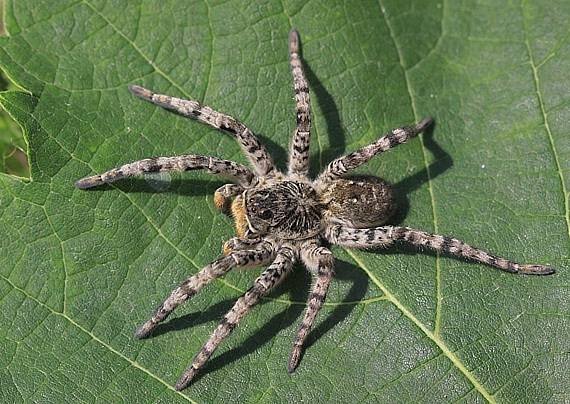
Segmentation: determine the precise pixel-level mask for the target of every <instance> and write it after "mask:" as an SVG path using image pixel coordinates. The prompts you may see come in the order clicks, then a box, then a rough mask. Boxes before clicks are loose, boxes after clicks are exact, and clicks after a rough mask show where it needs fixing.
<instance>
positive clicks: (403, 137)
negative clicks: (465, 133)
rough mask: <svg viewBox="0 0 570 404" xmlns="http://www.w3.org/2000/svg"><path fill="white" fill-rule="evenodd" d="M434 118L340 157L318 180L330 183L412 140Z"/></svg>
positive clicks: (396, 131)
mask: <svg viewBox="0 0 570 404" xmlns="http://www.w3.org/2000/svg"><path fill="white" fill-rule="evenodd" d="M433 122H434V120H433V118H429V117H428V118H424V119H423V120H422V121H421V122H420V123H418V124H417V125H415V126H404V127H401V128H396V129H394V130H392V131H391V132H390V133H388V134H386V135H384V136H382V137H381V138H380V139H378V140H377V141H375V142H374V143H371V144H369V145H368V146H364V147H362V148H360V149H358V150H356V151H354V152H352V153H350V154H347V155H346V156H342V157H339V158H337V159H335V160H333V161H331V162H330V163H329V164H328V165H327V167H326V168H325V169H324V170H323V172H322V173H321V174H320V175H319V177H318V178H317V180H318V181H323V182H330V181H332V180H335V179H337V178H339V177H342V176H343V175H344V174H346V173H348V172H349V171H352V170H354V169H355V168H358V167H360V166H361V165H363V164H365V163H367V162H368V161H370V159H372V157H375V156H377V155H379V154H380V153H383V152H385V151H387V150H390V149H392V148H394V147H396V146H398V145H400V144H402V143H404V142H405V141H407V140H408V139H410V138H413V137H416V136H417V135H418V134H420V133H421V132H423V131H425V130H426V129H427V128H428V127H429V126H431V125H432V124H433Z"/></svg>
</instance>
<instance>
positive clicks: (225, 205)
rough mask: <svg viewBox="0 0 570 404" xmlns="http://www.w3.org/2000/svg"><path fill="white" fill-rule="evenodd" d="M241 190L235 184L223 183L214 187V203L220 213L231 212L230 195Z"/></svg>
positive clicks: (237, 193)
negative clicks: (216, 187)
mask: <svg viewBox="0 0 570 404" xmlns="http://www.w3.org/2000/svg"><path fill="white" fill-rule="evenodd" d="M242 192H243V188H242V187H240V186H239V185H236V184H225V185H222V186H221V187H219V188H218V189H216V191H215V192H214V205H216V208H218V210H219V211H220V212H222V213H225V214H226V215H228V214H230V212H231V205H232V201H231V199H230V198H231V197H232V196H236V195H239V194H241V193H242Z"/></svg>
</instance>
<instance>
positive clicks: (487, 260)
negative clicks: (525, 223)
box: [326, 225, 554, 275]
mask: <svg viewBox="0 0 570 404" xmlns="http://www.w3.org/2000/svg"><path fill="white" fill-rule="evenodd" d="M326 238H327V240H329V241H330V242H331V243H334V244H337V245H340V246H343V247H348V248H374V247H378V246H382V245H387V244H390V243H392V242H394V241H400V242H406V243H409V244H412V245H415V246H418V247H426V248H430V249H432V250H435V251H439V252H441V253H444V254H449V255H452V256H455V257H460V258H465V259H466V260H469V261H474V262H478V263H481V264H485V265H488V266H491V267H494V268H497V269H500V270H502V271H506V272H511V273H517V274H525V275H550V274H552V273H554V269H552V268H551V267H550V266H548V265H521V264H517V263H516V262H513V261H510V260H508V259H505V258H501V257H497V256H496V255H493V254H489V253H488V252H485V251H483V250H481V249H479V248H476V247H473V246H471V245H469V244H466V243H464V242H463V241H461V240H458V239H456V238H453V237H447V236H440V235H438V234H433V233H428V232H425V231H421V230H417V229H412V228H410V227H400V226H382V227H375V228H372V229H351V228H345V227H342V226H340V225H335V226H330V227H329V228H328V229H327V230H326Z"/></svg>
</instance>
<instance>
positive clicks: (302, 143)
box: [288, 28, 311, 176]
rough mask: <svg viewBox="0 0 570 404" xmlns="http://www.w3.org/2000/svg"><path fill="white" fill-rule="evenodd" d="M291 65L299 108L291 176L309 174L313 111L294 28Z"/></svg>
mask: <svg viewBox="0 0 570 404" xmlns="http://www.w3.org/2000/svg"><path fill="white" fill-rule="evenodd" d="M289 54H290V58H289V63H290V65H291V73H292V74H293V89H294V90H295V104H296V106H297V108H296V109H297V129H296V130H295V134H294V135H293V140H292V141H291V148H290V149H291V150H290V151H289V167H288V168H289V174H294V173H298V174H302V175H304V176H307V174H308V172H309V145H310V143H311V110H310V105H309V83H307V79H306V77H305V73H304V72H303V65H302V64H301V57H300V56H299V33H298V32H297V30H295V29H294V28H293V29H292V30H291V31H290V32H289Z"/></svg>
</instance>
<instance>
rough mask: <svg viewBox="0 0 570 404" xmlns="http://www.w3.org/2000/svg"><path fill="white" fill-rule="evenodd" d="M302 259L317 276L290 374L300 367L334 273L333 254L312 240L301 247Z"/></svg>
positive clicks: (291, 362)
mask: <svg viewBox="0 0 570 404" xmlns="http://www.w3.org/2000/svg"><path fill="white" fill-rule="evenodd" d="M301 259H302V260H303V263H304V264H305V265H306V266H307V268H308V269H309V270H310V271H311V272H313V273H315V274H316V281H315V284H314V286H313V290H312V293H311V297H310V298H309V300H308V301H307V310H306V311H305V316H304V317H303V320H302V321H301V324H300V325H299V329H298V331H297V336H296V337H295V343H294V344H293V349H292V350H291V355H289V363H288V364H287V370H288V371H289V372H293V371H294V370H295V368H297V365H299V360H300V359H301V353H302V348H303V343H304V342H305V340H306V339H307V335H309V331H310V330H311V327H312V325H313V322H314V321H315V317H316V316H317V313H318V312H319V310H320V309H321V307H322V306H323V303H324V302H325V298H326V296H327V292H328V290H329V285H330V282H331V280H332V277H333V272H334V271H333V255H332V252H331V251H330V250H329V249H328V248H325V247H321V246H320V245H319V244H318V243H317V242H316V241H314V240H310V241H308V242H307V243H305V244H304V245H303V246H301Z"/></svg>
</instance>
